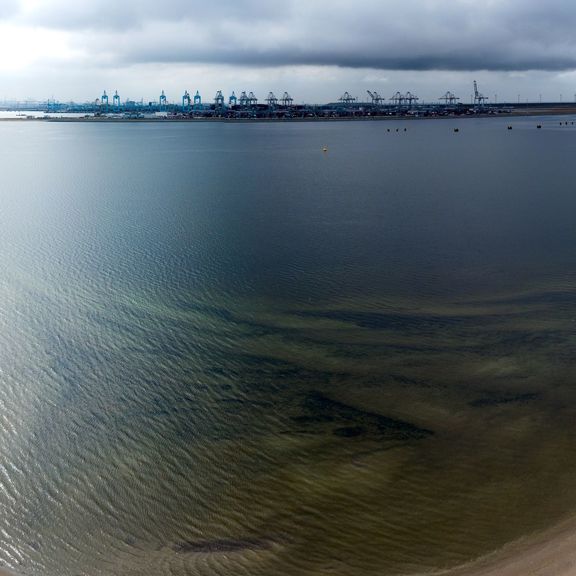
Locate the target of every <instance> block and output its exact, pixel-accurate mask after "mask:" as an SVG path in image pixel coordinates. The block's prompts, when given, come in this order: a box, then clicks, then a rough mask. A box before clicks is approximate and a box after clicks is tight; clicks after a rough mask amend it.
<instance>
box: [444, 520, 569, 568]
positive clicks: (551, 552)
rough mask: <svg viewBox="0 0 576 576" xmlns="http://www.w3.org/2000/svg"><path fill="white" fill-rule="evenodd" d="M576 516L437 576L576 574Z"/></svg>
mask: <svg viewBox="0 0 576 576" xmlns="http://www.w3.org/2000/svg"><path fill="white" fill-rule="evenodd" d="M574 575H576V518H572V519H570V520H567V521H565V522H562V523H561V524H559V525H557V526H555V527H553V528H550V529H548V530H546V531H544V532H541V533H539V534H535V535H532V536H526V537H524V538H520V539H519V540H516V541H515V542H511V543H510V544H507V545H505V546H504V547H503V548H502V549H500V550H498V551H496V552H493V553H492V554H488V555H486V556H484V557H482V558H480V559H478V560H476V561H474V562H471V563H469V564H466V565H464V566H460V567H458V568H455V569H452V570H447V571H442V572H436V573H434V576H574Z"/></svg>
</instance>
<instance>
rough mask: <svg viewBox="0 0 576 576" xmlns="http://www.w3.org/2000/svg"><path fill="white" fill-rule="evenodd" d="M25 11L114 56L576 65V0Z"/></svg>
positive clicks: (53, 1)
mask: <svg viewBox="0 0 576 576" xmlns="http://www.w3.org/2000/svg"><path fill="white" fill-rule="evenodd" d="M28 18H29V20H30V22H32V23H35V24H37V25H43V26H48V27H54V28H61V29H67V30H77V31H82V34H79V35H78V38H79V47H81V48H83V49H85V50H87V51H89V52H90V53H91V54H93V55H94V57H95V60H96V61H98V58H99V57H100V56H103V55H105V59H104V58H103V60H102V61H103V62H104V61H105V62H106V64H107V65H110V64H118V65H126V64H133V63H149V62H155V63H159V62H160V63H161V62H183V63H214V64H233V65H234V64H237V65H247V66H256V67H262V66H283V65H332V66H340V67H348V68H377V69H389V70H482V69H485V70H519V71H520V70H568V69H572V68H575V67H576V35H574V32H573V30H574V27H575V25H576V3H574V2H573V1H572V0H570V1H567V0H547V2H543V0H484V1H483V2H473V1H471V0H452V1H451V2H446V1H445V0H403V1H402V2H396V1H394V2H392V1H384V0H363V2H361V3H351V2H349V1H348V0H347V1H343V0H330V1H329V0H313V1H312V0H284V1H283V2H276V3H270V2H268V3H266V2H262V1H261V0H235V1H230V0H219V1H218V2H214V3H208V2H206V1H205V0H204V1H202V2H199V1H196V0H186V1H184V0H165V1H164V2H159V1H158V0H155V1H152V0H139V1H138V2H136V1H135V0H124V1H123V2H118V1H117V0H114V1H112V0H100V1H98V0H93V1H92V2H87V3H76V4H75V5H74V4H71V3H70V2H68V0H66V1H65V0H46V1H45V2H44V3H42V6H41V7H39V8H37V9H36V10H35V11H33V12H32V13H31V14H29V16H28Z"/></svg>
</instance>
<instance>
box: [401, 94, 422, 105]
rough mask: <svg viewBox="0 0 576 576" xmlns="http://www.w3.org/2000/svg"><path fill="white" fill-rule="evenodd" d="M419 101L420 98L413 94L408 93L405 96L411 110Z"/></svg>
mask: <svg viewBox="0 0 576 576" xmlns="http://www.w3.org/2000/svg"><path fill="white" fill-rule="evenodd" d="M418 100H420V98H418V96H416V95H414V94H412V93H411V92H406V95H405V96H404V101H405V102H406V103H407V104H408V106H410V108H411V107H412V105H413V104H416V102H418Z"/></svg>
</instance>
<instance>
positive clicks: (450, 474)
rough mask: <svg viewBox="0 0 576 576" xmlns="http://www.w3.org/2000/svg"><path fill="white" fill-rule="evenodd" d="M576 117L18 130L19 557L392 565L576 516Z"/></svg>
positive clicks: (181, 568) (4, 394)
mask: <svg viewBox="0 0 576 576" xmlns="http://www.w3.org/2000/svg"><path fill="white" fill-rule="evenodd" d="M573 120H575V119H574V118H570V117H562V118H551V117H548V118H543V119H535V118H525V119H517V120H512V121H511V120H509V119H490V120H463V121H455V120H445V121H418V122H409V121H405V122H400V121H398V122H396V121H390V122H343V123H336V122H334V123H309V124H308V123H307V124H266V123H262V124H211V123H199V124H141V123H135V124H130V123H123V124H107V123H106V124H88V123H86V124H84V123H76V124H62V123H41V122H32V123H15V122H4V123H2V124H0V563H3V564H4V565H6V566H8V567H10V568H13V569H15V570H17V571H19V572H20V573H22V574H24V575H30V576H35V575H42V576H80V575H82V576H96V575H98V576H116V575H122V576H124V575H126V576H128V575H132V576H136V575H138V576H152V575H154V576H158V575H170V576H184V575H191V576H216V575H222V576H242V575H245V576H271V575H282V576H320V575H334V576H351V575H353V576H368V575H370V576H392V575H397V574H407V573H418V572H425V571H428V570H433V569H438V568H448V567H451V566H455V565H457V564H460V563H462V562H465V561H468V560H470V559H471V558H474V557H477V556H479V555H481V554H484V553H487V552H490V551H492V550H494V549H496V548H498V547H500V546H502V545H503V544H505V543H506V542H508V541H510V540H513V539H515V538H518V537H520V536H522V535H525V534H527V533H530V532H533V531H536V530H539V529H542V528H545V527H547V526H549V525H552V524H553V523H555V522H557V521H558V520H560V519H562V518H563V517H565V516H566V515H568V514H572V513H574V511H576V450H575V449H574V446H575V445H576V378H575V376H576V374H575V372H576V370H575V358H576V224H575V218H576V216H575V215H576V180H575V176H574V174H575V171H574V164H575V161H574V158H575V157H576V156H575V152H576V126H574V125H572V124H571V122H572V121H573ZM566 121H568V125H566V124H564V122H566ZM560 122H562V123H563V124H562V125H560ZM510 123H512V125H513V130H507V125H508V124H510ZM537 123H542V124H543V127H542V129H541V130H538V129H536V124H537ZM456 126H459V128H460V132H458V133H455V132H454V131H453V128H454V127H456ZM397 128H398V129H399V131H396V129H397ZM404 128H407V130H406V131H404ZM324 145H327V146H328V148H329V150H328V152H327V153H323V152H322V146H324Z"/></svg>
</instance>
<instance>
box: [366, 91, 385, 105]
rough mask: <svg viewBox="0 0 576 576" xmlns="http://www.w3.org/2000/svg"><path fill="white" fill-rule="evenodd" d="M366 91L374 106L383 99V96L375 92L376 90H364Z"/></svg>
mask: <svg viewBox="0 0 576 576" xmlns="http://www.w3.org/2000/svg"><path fill="white" fill-rule="evenodd" d="M366 92H368V95H369V96H370V98H371V99H372V104H375V105H376V106H379V105H380V104H382V103H383V102H384V100H385V98H383V97H382V96H380V94H378V92H376V91H374V92H370V90H366Z"/></svg>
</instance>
